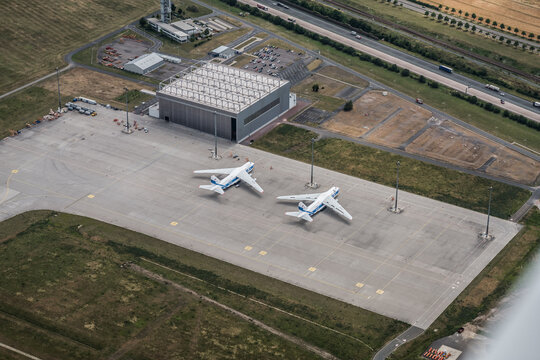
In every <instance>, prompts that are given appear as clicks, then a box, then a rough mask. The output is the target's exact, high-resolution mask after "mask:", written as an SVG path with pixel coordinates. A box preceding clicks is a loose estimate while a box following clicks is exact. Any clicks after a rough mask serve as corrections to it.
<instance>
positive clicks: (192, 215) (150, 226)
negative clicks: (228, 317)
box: [0, 106, 520, 329]
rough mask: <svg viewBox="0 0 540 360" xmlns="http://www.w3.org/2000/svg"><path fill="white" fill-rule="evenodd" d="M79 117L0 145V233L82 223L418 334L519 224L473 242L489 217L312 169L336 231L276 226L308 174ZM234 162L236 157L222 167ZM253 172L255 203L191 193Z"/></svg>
mask: <svg viewBox="0 0 540 360" xmlns="http://www.w3.org/2000/svg"><path fill="white" fill-rule="evenodd" d="M96 110H97V111H98V115H97V116H96V117H89V116H85V115H81V114H79V113H72V112H70V113H67V114H65V115H64V116H63V117H62V118H60V119H58V120H56V121H53V122H47V123H42V124H40V125H39V126H37V127H33V128H31V129H24V130H23V132H22V134H21V135H19V136H17V137H12V138H7V139H5V140H3V141H0V158H1V159H2V161H1V162H0V220H4V219H6V218H9V217H11V216H14V215H16V214H18V213H21V212H24V211H28V210H34V209H53V210H57V211H63V212H69V213H74V214H79V215H84V216H89V217H92V218H96V219H99V220H102V221H106V222H109V223H113V224H115V225H118V226H121V227H125V228H128V229H132V230H135V231H139V232H142V233H145V234H148V235H150V236H154V237H157V238H160V239H162V240H165V241H168V242H170V243H173V244H177V245H179V246H183V247H186V248H188V249H192V250H195V251H198V252H201V253H204V254H206V255H209V256H212V257H216V258H219V259H221V260H224V261H228V262H230V263H233V264H236V265H238V266H242V267H244V268H247V269H250V270H253V271H257V272H259V273H262V274H265V275H268V276H272V277H275V278H278V279H281V280H283V281H286V282H289V283H291V284H295V285H297V286H300V287H303V288H306V289H309V290H312V291H315V292H318V293H321V294H324V295H327V296H331V297H334V298H337V299H339V300H342V301H345V302H347V303H350V304H353V305H356V306H359V307H362V308H365V309H368V310H371V311H374V312H377V313H379V314H382V315H385V316H389V317H392V318H396V319H399V320H402V321H405V322H407V323H409V324H411V325H414V326H416V327H418V328H421V329H425V328H427V327H428V326H429V325H430V324H431V323H432V322H433V321H434V320H435V319H436V318H437V317H438V316H439V315H440V314H441V313H442V311H444V309H445V308H446V307H447V306H448V305H449V304H450V303H451V302H452V301H453V300H454V299H455V298H456V296H457V295H458V294H459V293H460V292H461V291H462V290H463V289H464V288H465V287H466V286H467V285H468V284H469V283H470V282H471V281H472V279H474V277H475V276H476V275H478V273H479V272H480V271H481V270H482V269H483V268H484V267H485V266H486V265H487V264H488V263H489V261H490V260H491V259H493V257H494V256H495V255H496V254H497V253H499V251H500V250H501V249H502V248H503V247H504V246H505V245H506V244H507V243H508V241H510V239H512V238H513V237H514V235H515V234H516V233H517V232H518V231H519V229H520V225H518V224H515V223H512V222H510V221H506V220H502V219H498V218H492V221H491V223H490V229H492V233H493V234H494V235H495V239H494V240H493V241H491V242H484V241H481V240H479V239H478V233H480V232H482V231H483V229H484V228H485V222H486V216H485V215H483V214H480V213H476V212H473V211H470V210H465V209H462V208H459V207H456V206H452V205H449V204H445V203H442V202H438V201H434V200H431V199H427V198H424V197H421V196H417V195H413V194H409V193H406V192H401V193H400V196H399V204H398V206H399V207H401V208H403V209H404V211H403V212H402V213H401V214H399V215H396V214H394V213H392V212H390V211H388V210H387V209H388V207H390V206H391V204H392V196H393V195H394V192H395V189H393V188H390V187H386V186H382V185H378V184H375V183H371V182H368V181H364V180H362V179H358V178H354V177H351V176H347V175H343V174H340V173H337V172H333V171H329V170H325V169H322V168H315V181H317V182H318V183H319V184H321V189H320V190H326V189H328V188H329V187H330V186H332V185H335V186H339V187H340V189H341V191H340V203H341V204H342V205H343V206H344V207H345V209H347V211H348V212H350V213H351V214H352V216H353V220H352V221H350V222H349V221H346V220H344V219H342V218H341V217H339V216H338V215H336V214H334V213H333V212H332V211H330V210H327V211H324V212H321V213H320V214H317V215H316V216H315V219H314V222H313V223H303V222H299V221H297V220H296V219H294V218H292V217H288V216H285V215H284V213H285V212H286V211H294V210H295V209H296V207H297V204H296V203H295V202H282V201H277V200H276V196H279V195H288V194H301V193H305V192H312V191H310V190H306V189H305V188H304V184H305V182H306V181H307V180H308V179H309V165H308V164H305V163H301V162H298V161H294V160H291V159H287V158H283V157H280V156H276V155H273V154H269V153H265V152H262V151H259V150H257V149H253V148H250V147H246V146H243V145H236V144H231V143H230V142H225V141H220V142H219V149H220V150H219V151H220V153H222V154H223V159H222V160H220V161H215V160H212V159H211V158H209V154H210V153H209V151H208V149H210V148H212V147H213V138H212V136H210V135H205V134H202V133H199V132H197V131H195V130H191V129H186V128H183V127H181V126H178V125H174V124H170V123H167V122H164V121H162V120H156V119H151V118H149V117H148V116H143V117H141V116H138V115H134V114H130V119H131V120H132V121H133V120H137V122H138V123H139V125H141V126H145V127H147V128H148V129H149V133H145V132H143V131H136V132H135V133H133V134H131V135H126V134H124V133H122V132H121V126H118V125H116V123H115V122H113V121H112V120H113V119H114V118H120V116H119V114H123V113H121V112H115V111H114V110H108V109H104V108H103V107H99V106H97V107H96ZM233 154H236V155H238V157H237V158H234V157H233V156H232V155H233ZM246 159H249V160H252V161H254V162H255V175H254V176H255V177H256V178H257V182H258V183H259V184H260V185H261V186H262V188H263V189H264V190H265V191H264V194H259V193H257V192H255V191H253V190H252V189H251V188H249V187H248V186H246V185H245V184H241V185H240V187H238V188H235V187H233V188H231V189H229V190H227V191H226V193H225V194H224V195H222V196H220V195H218V194H215V193H213V192H209V191H205V190H203V189H199V188H198V185H200V184H209V176H208V175H204V174H203V175H195V174H193V170H197V169H211V168H226V167H235V166H239V165H241V164H242V163H243V162H244V161H245V160H246Z"/></svg>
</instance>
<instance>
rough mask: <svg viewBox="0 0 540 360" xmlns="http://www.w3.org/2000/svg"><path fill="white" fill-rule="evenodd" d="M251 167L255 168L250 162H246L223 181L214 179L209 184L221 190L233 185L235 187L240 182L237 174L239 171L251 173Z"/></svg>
mask: <svg viewBox="0 0 540 360" xmlns="http://www.w3.org/2000/svg"><path fill="white" fill-rule="evenodd" d="M253 166H255V164H254V163H252V162H247V163H245V164H244V165H243V166H241V167H239V168H238V169H236V170H234V171H233V172H231V173H230V174H229V175H227V176H225V177H224V178H223V179H221V180H219V181H216V180H214V179H212V180H210V182H211V183H212V184H214V185H217V186H219V187H221V188H222V189H223V190H225V189H228V188H230V187H231V186H233V185H236V184H238V183H239V182H240V178H238V176H237V175H238V174H239V173H240V172H241V171H244V170H245V171H246V172H247V173H248V174H249V173H251V172H252V171H253Z"/></svg>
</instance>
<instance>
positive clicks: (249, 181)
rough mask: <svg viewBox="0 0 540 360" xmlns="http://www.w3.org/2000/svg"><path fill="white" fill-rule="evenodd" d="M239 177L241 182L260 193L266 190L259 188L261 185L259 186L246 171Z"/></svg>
mask: <svg viewBox="0 0 540 360" xmlns="http://www.w3.org/2000/svg"><path fill="white" fill-rule="evenodd" d="M237 176H238V178H240V180H242V181H243V182H245V183H246V184H248V185H249V186H251V187H253V188H254V189H255V190H257V191H258V192H260V193H262V192H264V190H263V189H262V188H261V187H260V186H259V184H257V182H256V181H255V180H254V179H253V178H252V177H251V175H249V174H248V173H247V172H246V171H245V170H244V171H241V172H240V173H239V174H238V175H237Z"/></svg>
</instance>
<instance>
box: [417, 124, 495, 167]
mask: <svg viewBox="0 0 540 360" xmlns="http://www.w3.org/2000/svg"><path fill="white" fill-rule="evenodd" d="M497 148H498V146H497V145H496V144H494V143H489V144H487V143H486V142H485V139H484V138H480V137H479V136H477V135H476V134H474V133H473V132H471V131H467V130H465V129H463V128H461V127H456V126H455V125H454V124H452V123H451V122H449V121H445V122H443V123H442V124H441V125H440V126H434V127H431V128H429V129H427V130H426V131H425V132H424V133H423V134H422V135H421V136H419V137H418V138H417V139H416V140H415V141H414V142H413V143H411V144H410V145H409V146H408V147H407V151H408V152H411V153H414V154H420V155H428V156H430V157H433V158H436V159H439V160H443V161H447V162H451V163H454V164H456V165H459V166H463V167H466V168H474V169H477V168H480V167H481V166H482V165H483V164H484V163H485V162H486V161H488V160H489V159H490V158H491V156H492V154H493V153H495V152H496V151H497Z"/></svg>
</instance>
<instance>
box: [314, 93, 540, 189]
mask: <svg viewBox="0 0 540 360" xmlns="http://www.w3.org/2000/svg"><path fill="white" fill-rule="evenodd" d="M321 126H322V127H324V128H326V129H328V130H330V131H334V132H338V133H342V134H344V135H347V136H351V137H362V136H363V137H364V138H365V139H367V140H368V141H370V142H373V143H376V144H381V145H385V146H389V147H393V148H402V149H405V150H406V151H407V152H410V153H413V154H418V155H422V156H426V157H430V158H434V159H437V160H441V161H444V162H447V163H451V164H454V165H457V166H460V167H463V168H467V169H474V170H480V171H485V172H486V173H488V174H491V175H494V176H498V177H504V178H507V179H512V180H515V181H517V182H520V183H523V184H531V185H533V184H536V183H537V182H538V181H539V179H540V163H539V162H537V161H535V160H533V159H531V158H529V157H527V156H524V155H521V154H519V153H518V152H515V151H513V150H511V149H508V148H506V147H504V146H503V145H501V144H498V143H496V142H494V141H491V140H489V139H487V138H485V137H483V136H480V135H478V134H477V133H475V132H473V131H471V130H468V129H465V128H463V127H461V126H459V125H457V124H454V123H452V122H451V121H448V120H446V121H443V122H442V123H441V121H440V120H437V119H436V118H434V117H432V113H431V112H430V111H428V110H426V109H424V108H423V107H422V106H420V105H417V104H414V103H410V102H408V101H405V100H403V99H401V98H399V97H397V96H395V95H393V94H387V95H386V96H384V95H383V92H381V91H370V92H368V93H366V94H364V95H363V96H362V97H361V98H359V99H358V100H357V101H355V103H354V105H353V110H352V111H349V112H344V111H341V112H340V113H339V114H337V115H336V116H335V117H334V118H332V119H331V120H329V121H326V122H325V123H323V124H322V125H321ZM413 136H417V137H416V138H413Z"/></svg>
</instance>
